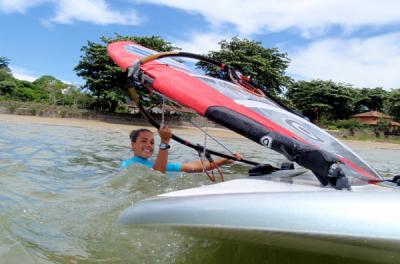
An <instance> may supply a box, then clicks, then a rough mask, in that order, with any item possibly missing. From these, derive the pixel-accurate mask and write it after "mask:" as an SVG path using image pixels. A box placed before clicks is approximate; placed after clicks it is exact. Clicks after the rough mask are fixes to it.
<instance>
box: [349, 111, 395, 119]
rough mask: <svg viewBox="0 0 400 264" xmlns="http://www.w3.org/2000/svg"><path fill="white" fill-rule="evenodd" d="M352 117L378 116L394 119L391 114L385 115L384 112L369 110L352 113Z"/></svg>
mask: <svg viewBox="0 0 400 264" xmlns="http://www.w3.org/2000/svg"><path fill="white" fill-rule="evenodd" d="M351 117H377V118H385V119H393V118H392V117H391V116H389V115H385V114H384V113H381V112H378V111H369V112H365V113H361V114H356V115H352V116H351Z"/></svg>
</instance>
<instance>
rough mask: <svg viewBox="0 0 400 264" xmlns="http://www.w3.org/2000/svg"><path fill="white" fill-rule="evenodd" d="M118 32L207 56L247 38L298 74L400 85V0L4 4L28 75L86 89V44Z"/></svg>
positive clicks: (3, 14) (5, 45) (18, 70)
mask: <svg viewBox="0 0 400 264" xmlns="http://www.w3.org/2000/svg"><path fill="white" fill-rule="evenodd" d="M115 33H119V34H121V35H129V36H152V35H157V36H161V37H162V38H163V39H165V40H166V41H169V42H171V43H172V44H173V45H174V46H178V47H180V48H182V51H187V52H194V53H200V54H205V53H207V52H208V51H210V50H218V48H219V45H218V42H219V41H221V40H224V39H226V40H229V39H231V38H232V37H234V36H238V37H240V38H247V39H250V40H255V41H259V42H261V43H262V45H263V46H264V47H266V48H278V50H279V51H280V52H285V53H287V55H288V57H289V58H290V60H291V62H290V66H289V68H288V69H287V74H288V75H289V76H291V77H293V78H294V79H295V80H312V79H322V80H332V81H334V82H342V83H347V84H351V85H354V86H355V87H358V88H363V87H366V88H374V87H383V88H384V89H386V90H390V89H393V88H400V1H398V0H246V1H238V0H218V1H216V0H197V1H190V0H114V1H111V0H0V57H7V58H8V59H9V60H10V65H9V66H10V68H11V70H12V72H13V74H14V76H15V77H16V78H19V79H24V80H29V81H33V80H34V79H36V78H38V77H40V76H42V75H52V76H54V77H56V78H58V79H60V80H62V81H64V82H68V83H72V84H77V85H80V84H82V83H83V82H84V81H83V80H82V79H80V78H79V77H78V76H76V74H75V72H74V70H73V69H74V67H75V66H76V65H77V64H78V62H79V60H80V56H82V55H83V53H82V52H81V48H82V47H83V46H85V45H86V44H87V42H88V41H94V42H97V43H100V37H101V36H108V37H113V36H114V34H115Z"/></svg>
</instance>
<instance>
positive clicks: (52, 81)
mask: <svg viewBox="0 0 400 264" xmlns="http://www.w3.org/2000/svg"><path fill="white" fill-rule="evenodd" d="M32 84H33V85H34V86H35V87H36V89H37V90H38V91H37V92H38V94H39V93H40V94H41V96H40V97H41V98H40V99H41V100H47V103H48V104H51V105H56V104H58V102H60V101H61V100H62V97H63V94H62V91H63V90H64V89H67V88H68V85H67V84H65V83H63V82H62V81H60V80H58V79H56V78H55V77H53V76H50V75H43V76H41V77H40V78H38V79H36V80H35V81H34V82H33V83H32Z"/></svg>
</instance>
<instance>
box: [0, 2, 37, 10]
mask: <svg viewBox="0 0 400 264" xmlns="http://www.w3.org/2000/svg"><path fill="white" fill-rule="evenodd" d="M43 2H45V1H44V0H0V10H1V11H3V12H6V13H12V12H18V13H25V12H26V10H27V9H29V8H31V7H34V6H37V5H40V4H41V3H43Z"/></svg>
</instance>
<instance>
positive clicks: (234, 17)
mask: <svg viewBox="0 0 400 264" xmlns="http://www.w3.org/2000/svg"><path fill="white" fill-rule="evenodd" d="M136 1H137V2H147V3H154V4H159V5H165V6H169V7H173V8H179V9H182V10H186V11H188V12H192V13H198V14H201V15H202V16H204V18H205V19H206V20H207V21H209V22H210V23H211V24H213V25H219V24H221V23H231V24H233V25H234V26H235V27H236V29H237V30H238V31H239V32H240V33H241V34H252V33H257V32H266V31H269V32H271V31H272V32H279V31H282V30H287V29H298V30H299V31H301V32H302V34H303V35H305V36H311V35H315V34H316V35H320V34H321V33H323V32H324V31H325V30H326V29H328V28H329V27H331V26H336V25H339V26H341V27H342V28H344V29H345V30H346V31H351V30H353V29H355V28H358V27H362V26H382V25H388V24H395V23H397V24H398V23H400V1H398V0H381V1H376V0H351V1H348V0H247V1H242V0H241V1H239V0H219V1H215V0H202V1H187V0H136Z"/></svg>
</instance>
